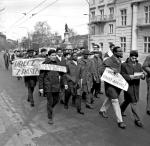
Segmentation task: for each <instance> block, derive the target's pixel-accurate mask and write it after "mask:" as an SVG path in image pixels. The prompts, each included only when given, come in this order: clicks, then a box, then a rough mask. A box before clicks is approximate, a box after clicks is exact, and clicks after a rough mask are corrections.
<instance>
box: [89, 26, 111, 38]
mask: <svg viewBox="0 0 150 146" xmlns="http://www.w3.org/2000/svg"><path fill="white" fill-rule="evenodd" d="M99 33H104V27H102V26H101V27H99ZM113 33H114V25H113V24H109V34H113ZM91 34H92V35H95V34H96V31H95V26H91Z"/></svg>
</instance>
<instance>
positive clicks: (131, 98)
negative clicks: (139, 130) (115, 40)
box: [121, 51, 145, 127]
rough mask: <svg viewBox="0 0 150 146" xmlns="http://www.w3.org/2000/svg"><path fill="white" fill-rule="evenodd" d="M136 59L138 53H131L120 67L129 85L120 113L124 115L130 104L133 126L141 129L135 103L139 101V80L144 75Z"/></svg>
mask: <svg viewBox="0 0 150 146" xmlns="http://www.w3.org/2000/svg"><path fill="white" fill-rule="evenodd" d="M137 57H138V52H137V51H131V52H130V57H129V58H128V59H127V60H126V62H124V63H123V64H122V66H121V74H122V76H123V77H124V79H125V80H126V81H127V82H128V84H129V88H128V91H124V102H123V103H122V104H121V111H122V115H124V112H125V110H126V108H127V107H128V105H129V104H130V106H131V109H132V113H133V116H134V119H135V124H136V125H137V126H139V127H142V126H143V125H142V122H141V120H140V117H139V115H138V112H137V103H138V101H139V89H140V79H144V78H145V75H144V73H143V70H142V67H141V64H140V63H138V61H137ZM135 73H141V75H139V76H135V75H134V74H135ZM124 116H125V115H124Z"/></svg>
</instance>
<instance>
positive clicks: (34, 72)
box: [12, 58, 45, 76]
mask: <svg viewBox="0 0 150 146" xmlns="http://www.w3.org/2000/svg"><path fill="white" fill-rule="evenodd" d="M44 60H45V59H44V58H32V59H17V60H15V61H13V64H12V76H38V75H39V66H40V64H42V63H43V61H44Z"/></svg>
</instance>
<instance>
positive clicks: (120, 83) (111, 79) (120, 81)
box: [101, 68, 129, 91]
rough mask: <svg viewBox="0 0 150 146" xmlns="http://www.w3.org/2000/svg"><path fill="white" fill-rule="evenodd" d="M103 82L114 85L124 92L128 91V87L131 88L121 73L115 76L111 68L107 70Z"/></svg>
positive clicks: (102, 78)
mask: <svg viewBox="0 0 150 146" xmlns="http://www.w3.org/2000/svg"><path fill="white" fill-rule="evenodd" d="M101 80H103V81H105V82H107V83H109V84H111V85H114V86H116V87H118V88H120V89H122V90H124V91H127V90H128V87H129V85H128V83H127V82H126V80H125V79H124V78H123V77H122V75H121V74H119V73H116V74H114V71H113V70H111V69H110V68H106V69H105V71H104V73H103V75H102V77H101Z"/></svg>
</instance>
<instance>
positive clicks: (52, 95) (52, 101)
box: [46, 92, 60, 119]
mask: <svg viewBox="0 0 150 146" xmlns="http://www.w3.org/2000/svg"><path fill="white" fill-rule="evenodd" d="M46 97H47V114H48V119H52V118H53V108H54V107H55V106H56V104H57V103H58V102H59V98H60V96H59V92H47V93H46Z"/></svg>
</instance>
